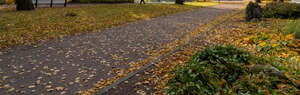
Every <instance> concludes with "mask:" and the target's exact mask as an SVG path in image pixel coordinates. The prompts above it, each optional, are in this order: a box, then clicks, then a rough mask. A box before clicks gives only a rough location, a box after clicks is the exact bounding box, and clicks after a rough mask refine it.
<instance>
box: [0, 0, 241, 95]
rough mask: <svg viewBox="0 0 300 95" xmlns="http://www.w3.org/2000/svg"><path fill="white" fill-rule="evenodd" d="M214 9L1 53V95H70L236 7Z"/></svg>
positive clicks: (229, 5) (227, 6) (220, 6)
mask: <svg viewBox="0 0 300 95" xmlns="http://www.w3.org/2000/svg"><path fill="white" fill-rule="evenodd" d="M240 7H242V5H239V4H225V5H217V6H213V7H209V8H200V9H195V10H192V11H189V12H184V13H178V14H174V15H170V16H165V17H159V18H154V19H149V20H144V21H138V22H135V23H130V24H125V25H121V26H117V27H114V28H110V29H104V30H99V31H97V32H90V33H85V34H80V35H74V36H68V37H64V38H61V39H55V40H51V41H48V42H45V43H40V44H39V45H32V46H16V47H12V48H7V49H4V50H1V52H0V76H1V77H0V79H1V80H0V95H16V94H25V95H40V94H42V93H43V94H46V95H59V94H67V95H73V94H75V93H76V91H79V90H84V89H88V88H91V87H92V86H93V84H95V83H96V82H97V81H100V80H105V79H107V78H110V77H113V76H114V75H115V74H116V71H124V70H127V69H128V68H130V64H127V63H130V62H138V61H141V60H143V59H145V58H147V57H148V56H149V55H147V54H146V51H147V50H153V49H159V47H160V46H162V45H163V44H166V43H171V42H173V41H175V40H178V39H180V38H181V37H183V36H184V35H186V34H188V33H189V31H190V30H193V29H195V28H196V27H197V26H199V25H201V24H204V23H208V22H209V21H212V20H213V19H214V18H216V17H218V16H220V15H222V14H226V13H229V12H231V11H233V10H234V9H237V8H240Z"/></svg>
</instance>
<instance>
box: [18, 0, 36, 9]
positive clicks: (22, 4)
mask: <svg viewBox="0 0 300 95" xmlns="http://www.w3.org/2000/svg"><path fill="white" fill-rule="evenodd" d="M16 6H17V10H33V9H34V5H33V4H32V0H16Z"/></svg>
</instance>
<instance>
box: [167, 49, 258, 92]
mask: <svg viewBox="0 0 300 95" xmlns="http://www.w3.org/2000/svg"><path fill="white" fill-rule="evenodd" d="M252 59H253V57H252V56H251V54H250V53H248V52H246V51H243V50H241V49H239V48H235V47H233V46H231V45H228V46H226V47H222V46H214V47H213V48H206V49H204V50H203V51H200V52H198V53H196V54H195V55H194V56H193V57H192V59H191V60H190V61H189V66H188V67H182V68H179V69H178V70H177V71H176V72H175V76H174V77H173V78H172V79H171V80H169V82H168V84H167V88H166V90H167V92H168V93H169V94H171V95H206V94H217V93H219V94H221V93H220V92H225V93H228V91H229V88H230V85H231V83H233V82H235V81H236V80H238V79H239V77H240V75H242V74H243V73H245V72H246V71H247V70H246V69H245V67H244V66H245V65H247V64H250V63H249V62H250V60H252Z"/></svg>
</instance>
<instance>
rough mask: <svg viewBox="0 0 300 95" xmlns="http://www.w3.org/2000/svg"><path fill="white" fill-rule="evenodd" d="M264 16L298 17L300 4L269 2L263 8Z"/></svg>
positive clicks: (299, 15)
mask: <svg viewBox="0 0 300 95" xmlns="http://www.w3.org/2000/svg"><path fill="white" fill-rule="evenodd" d="M263 17H266V18H298V17H300V4H296V3H279V2H277V3H269V4H267V5H266V6H265V7H264V8H263Z"/></svg>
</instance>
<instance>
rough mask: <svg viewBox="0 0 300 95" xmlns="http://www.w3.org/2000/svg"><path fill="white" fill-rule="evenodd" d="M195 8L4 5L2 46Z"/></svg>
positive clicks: (1, 12) (0, 15)
mask: <svg viewBox="0 0 300 95" xmlns="http://www.w3.org/2000/svg"><path fill="white" fill-rule="evenodd" d="M194 8H197V6H189V5H174V4H146V5H142V6H141V5H135V4H129V5H126V4H124V5H99V6H85V7H72V8H37V9H36V10H34V11H21V12H17V11H15V10H11V9H10V10H9V9H0V49H2V48H6V47H11V46H15V45H28V44H33V43H35V42H37V41H47V40H49V39H52V38H59V37H63V36H66V35H70V34H75V33H82V32H87V31H93V30H97V29H103V28H109V27H112V26H115V25H120V24H124V23H127V22H134V21H137V20H144V19H149V18H153V17H158V16H164V15H168V14H173V13H177V12H182V11H187V10H191V9H194ZM68 15H69V16H68ZM70 15H71V16H70ZM72 15H73V16H72Z"/></svg>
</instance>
